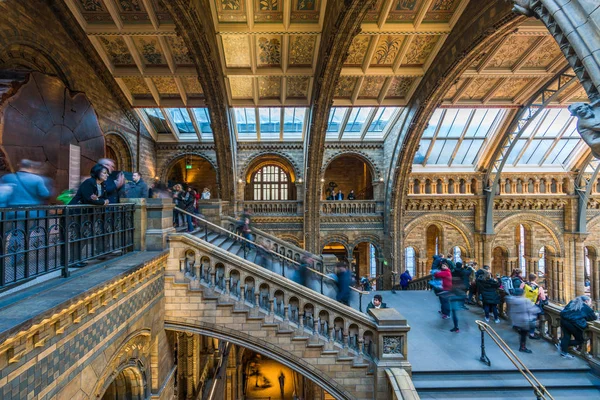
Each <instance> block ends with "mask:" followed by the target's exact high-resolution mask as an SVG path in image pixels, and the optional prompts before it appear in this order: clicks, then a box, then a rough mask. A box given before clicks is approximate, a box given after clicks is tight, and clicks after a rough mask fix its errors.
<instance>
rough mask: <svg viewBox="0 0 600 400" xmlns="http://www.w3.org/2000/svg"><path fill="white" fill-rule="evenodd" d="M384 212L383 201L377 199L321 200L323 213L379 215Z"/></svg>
mask: <svg viewBox="0 0 600 400" xmlns="http://www.w3.org/2000/svg"><path fill="white" fill-rule="evenodd" d="M382 212H383V203H381V202H378V201H375V200H341V201H337V200H325V201H322V202H321V214H322V215H331V214H342V215H374V214H375V215H379V214H381V213H382Z"/></svg>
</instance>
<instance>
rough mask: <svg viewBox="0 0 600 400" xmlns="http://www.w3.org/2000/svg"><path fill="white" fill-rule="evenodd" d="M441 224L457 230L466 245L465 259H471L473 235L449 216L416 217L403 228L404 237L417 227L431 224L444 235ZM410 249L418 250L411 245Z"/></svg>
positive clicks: (457, 220)
mask: <svg viewBox="0 0 600 400" xmlns="http://www.w3.org/2000/svg"><path fill="white" fill-rule="evenodd" d="M442 223H446V224H448V225H451V226H453V227H454V228H456V229H457V230H458V232H459V233H460V234H461V236H462V238H463V239H464V241H465V243H466V245H467V249H466V250H467V253H466V254H465V257H472V256H473V249H474V247H475V246H474V240H473V235H472V234H471V229H469V228H468V227H467V226H466V225H465V224H464V223H463V222H462V221H460V220H459V219H458V218H456V217H453V216H451V215H446V214H427V215H422V216H420V217H417V218H415V219H414V220H412V221H410V222H409V223H408V224H406V227H405V228H404V236H405V237H406V236H408V235H409V234H410V233H411V232H412V230H413V229H415V228H416V227H417V226H419V225H423V226H428V225H431V224H436V225H438V227H439V228H440V230H441V232H442V235H444V226H443V224H442ZM406 246H407V245H405V246H404V247H406ZM412 247H415V248H416V249H418V246H414V245H413V246H412Z"/></svg>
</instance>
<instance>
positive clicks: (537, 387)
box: [475, 320, 554, 400]
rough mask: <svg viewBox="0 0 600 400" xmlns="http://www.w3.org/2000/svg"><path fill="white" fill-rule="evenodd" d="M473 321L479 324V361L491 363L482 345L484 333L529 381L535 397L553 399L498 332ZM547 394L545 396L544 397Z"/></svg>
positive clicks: (480, 322) (481, 322)
mask: <svg viewBox="0 0 600 400" xmlns="http://www.w3.org/2000/svg"><path fill="white" fill-rule="evenodd" d="M475 323H476V324H477V325H478V326H479V330H480V331H481V358H480V359H479V360H480V361H481V362H483V363H485V364H487V365H488V366H489V365H491V362H490V360H489V358H488V357H487V355H486V354H485V345H484V341H483V338H484V333H485V332H487V334H488V335H489V336H490V339H492V340H493V341H494V343H496V345H497V346H498V347H499V348H500V350H501V351H502V352H503V353H504V355H506V357H508V359H509V361H510V362H511V363H513V365H514V366H515V367H516V368H517V369H518V370H519V372H520V373H521V375H523V377H524V378H525V379H526V380H527V382H529V384H530V385H531V387H532V388H533V392H534V393H535V396H536V399H550V400H554V397H552V395H551V394H550V392H548V390H547V389H546V387H545V386H544V385H542V383H541V382H540V381H539V380H538V379H537V378H536V377H535V375H533V373H532V372H531V371H530V370H529V368H527V366H526V365H525V364H523V361H521V359H520V358H519V357H517V355H516V354H515V353H514V352H513V351H512V350H511V349H510V347H509V346H508V345H507V344H506V342H505V341H504V340H503V339H502V338H501V337H500V335H498V333H497V332H496V331H495V330H494V329H492V327H491V326H489V325H488V324H486V323H485V322H483V321H479V320H478V321H475ZM546 396H547V397H546Z"/></svg>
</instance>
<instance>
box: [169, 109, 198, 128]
mask: <svg viewBox="0 0 600 400" xmlns="http://www.w3.org/2000/svg"><path fill="white" fill-rule="evenodd" d="M167 111H168V113H169V115H170V116H171V119H172V120H173V123H174V124H175V126H177V130H178V131H179V133H182V134H186V133H194V134H195V133H196V130H195V129H194V125H193V124H192V119H191V118H190V115H189V114H188V112H187V109H185V108H168V109H167Z"/></svg>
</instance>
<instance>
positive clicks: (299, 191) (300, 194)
mask: <svg viewBox="0 0 600 400" xmlns="http://www.w3.org/2000/svg"><path fill="white" fill-rule="evenodd" d="M296 200H297V202H298V206H297V209H296V214H297V215H301V216H304V181H303V180H302V179H300V178H299V179H298V180H297V181H296Z"/></svg>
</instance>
